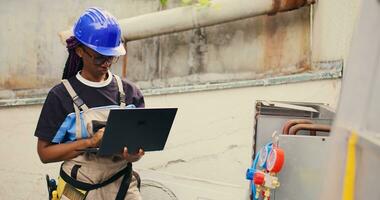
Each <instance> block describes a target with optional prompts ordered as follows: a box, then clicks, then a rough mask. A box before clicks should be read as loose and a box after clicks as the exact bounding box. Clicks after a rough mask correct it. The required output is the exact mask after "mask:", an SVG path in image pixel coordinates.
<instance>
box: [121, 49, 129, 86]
mask: <svg viewBox="0 0 380 200" xmlns="http://www.w3.org/2000/svg"><path fill="white" fill-rule="evenodd" d="M124 48H125V51H126V52H127V42H124ZM122 58H123V64H122V66H121V77H122V78H123V79H125V78H127V64H128V55H127V53H126V54H125V55H124V56H123V57H122Z"/></svg>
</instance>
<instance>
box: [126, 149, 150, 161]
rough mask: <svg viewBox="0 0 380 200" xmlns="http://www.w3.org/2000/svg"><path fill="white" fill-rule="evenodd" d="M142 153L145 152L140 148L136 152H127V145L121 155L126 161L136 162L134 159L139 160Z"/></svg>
mask: <svg viewBox="0 0 380 200" xmlns="http://www.w3.org/2000/svg"><path fill="white" fill-rule="evenodd" d="M144 154H145V152H144V150H142V149H139V151H138V152H137V153H132V154H130V153H128V149H127V147H124V152H123V157H124V159H125V160H127V161H128V162H136V161H138V160H140V159H141V157H143V155H144Z"/></svg>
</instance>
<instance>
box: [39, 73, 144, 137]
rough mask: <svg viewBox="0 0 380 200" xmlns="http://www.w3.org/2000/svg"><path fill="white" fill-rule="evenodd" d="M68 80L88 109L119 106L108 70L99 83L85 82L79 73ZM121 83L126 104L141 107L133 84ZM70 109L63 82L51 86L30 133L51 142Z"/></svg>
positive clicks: (116, 92)
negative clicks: (107, 75) (106, 75)
mask: <svg viewBox="0 0 380 200" xmlns="http://www.w3.org/2000/svg"><path fill="white" fill-rule="evenodd" d="M68 81H69V82H70V84H71V86H72V87H73V89H74V90H75V92H76V93H77V95H78V96H79V97H80V98H81V99H82V100H83V101H84V103H85V104H86V105H87V106H88V107H89V108H95V107H102V106H110V105H120V100H119V90H118V87H117V82H116V79H115V77H113V76H112V74H111V73H109V77H108V81H107V83H106V84H103V85H101V86H93V85H91V84H88V83H87V82H89V81H87V82H86V80H84V79H83V77H81V76H80V75H79V74H78V75H77V76H74V77H72V78H70V79H68ZM122 82H123V87H124V92H125V102H126V105H129V104H133V105H135V106H136V107H144V106H145V104H144V97H143V95H142V93H141V91H140V90H139V89H138V88H137V87H136V85H135V84H133V83H132V82H130V81H128V80H122ZM89 83H90V82H89ZM73 112H74V107H73V101H72V98H71V97H70V95H69V93H68V91H67V90H66V88H65V86H64V85H63V83H60V84H58V85H56V86H54V87H53V88H52V89H51V90H50V91H49V93H48V95H47V97H46V100H45V103H44V105H43V107H42V111H41V114H40V118H39V120H38V124H37V127H36V131H35V133H34V135H35V136H36V137H38V138H39V139H42V140H45V141H49V142H51V141H52V140H53V138H54V136H55V135H56V133H57V131H58V130H59V128H60V127H61V125H62V123H63V122H64V121H65V119H66V117H67V116H68V115H69V114H70V113H73Z"/></svg>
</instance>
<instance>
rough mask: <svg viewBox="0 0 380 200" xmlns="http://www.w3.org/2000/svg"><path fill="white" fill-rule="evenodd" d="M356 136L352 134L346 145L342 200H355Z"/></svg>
mask: <svg viewBox="0 0 380 200" xmlns="http://www.w3.org/2000/svg"><path fill="white" fill-rule="evenodd" d="M357 141H358V134H357V133H356V132H354V131H353V132H352V133H351V135H350V138H349V140H348V145H347V159H346V173H345V175H344V182H343V198H342V199H343V200H354V199H355V174H356V143H357Z"/></svg>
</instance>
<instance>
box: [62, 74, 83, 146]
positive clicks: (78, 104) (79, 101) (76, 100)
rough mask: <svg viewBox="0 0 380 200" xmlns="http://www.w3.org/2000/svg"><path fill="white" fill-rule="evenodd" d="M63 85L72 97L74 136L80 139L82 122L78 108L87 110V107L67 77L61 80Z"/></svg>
mask: <svg viewBox="0 0 380 200" xmlns="http://www.w3.org/2000/svg"><path fill="white" fill-rule="evenodd" d="M62 83H63V85H64V86H65V88H66V90H67V91H68V92H69V94H70V96H71V98H72V99H73V107H74V111H75V130H76V132H75V133H76V134H75V135H76V138H77V139H80V138H82V124H81V119H80V110H79V109H82V110H83V111H87V110H88V107H87V105H86V104H85V103H84V102H83V100H82V99H81V98H80V97H79V96H78V95H77V93H76V92H75V90H74V89H73V87H72V86H71V84H70V82H69V81H68V80H67V79H63V80H62Z"/></svg>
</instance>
